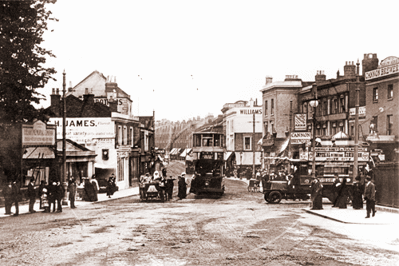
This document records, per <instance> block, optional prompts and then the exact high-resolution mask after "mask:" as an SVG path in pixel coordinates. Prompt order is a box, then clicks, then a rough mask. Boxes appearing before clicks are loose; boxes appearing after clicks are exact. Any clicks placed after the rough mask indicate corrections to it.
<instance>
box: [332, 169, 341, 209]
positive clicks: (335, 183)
mask: <svg viewBox="0 0 399 266" xmlns="http://www.w3.org/2000/svg"><path fill="white" fill-rule="evenodd" d="M339 186H340V180H339V177H338V174H334V179H333V184H332V186H331V187H332V189H331V190H332V193H333V195H334V202H333V207H337V206H336V202H337V199H338V191H339Z"/></svg>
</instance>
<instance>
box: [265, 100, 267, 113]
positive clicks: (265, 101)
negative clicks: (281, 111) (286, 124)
mask: <svg viewBox="0 0 399 266" xmlns="http://www.w3.org/2000/svg"><path fill="white" fill-rule="evenodd" d="M265 116H267V101H265Z"/></svg>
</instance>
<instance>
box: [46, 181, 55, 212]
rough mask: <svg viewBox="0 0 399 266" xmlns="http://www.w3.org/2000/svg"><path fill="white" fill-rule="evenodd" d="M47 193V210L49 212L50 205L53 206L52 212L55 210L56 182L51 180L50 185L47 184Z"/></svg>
mask: <svg viewBox="0 0 399 266" xmlns="http://www.w3.org/2000/svg"><path fill="white" fill-rule="evenodd" d="M47 193H48V194H47V195H48V197H47V198H48V202H49V210H50V212H51V206H53V212H55V200H56V197H57V195H56V194H57V183H56V182H53V183H51V184H50V185H48V188H47Z"/></svg>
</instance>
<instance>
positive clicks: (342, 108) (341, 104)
mask: <svg viewBox="0 0 399 266" xmlns="http://www.w3.org/2000/svg"><path fill="white" fill-rule="evenodd" d="M339 112H340V113H344V112H345V97H344V95H343V94H342V95H341V97H340V98H339Z"/></svg>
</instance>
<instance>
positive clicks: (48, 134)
mask: <svg viewBox="0 0 399 266" xmlns="http://www.w3.org/2000/svg"><path fill="white" fill-rule="evenodd" d="M49 124H50V123H49ZM52 127H53V128H47V126H46V124H45V123H43V122H42V121H40V120H38V121H37V122H36V123H34V124H33V126H23V127H22V145H55V128H54V126H52Z"/></svg>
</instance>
